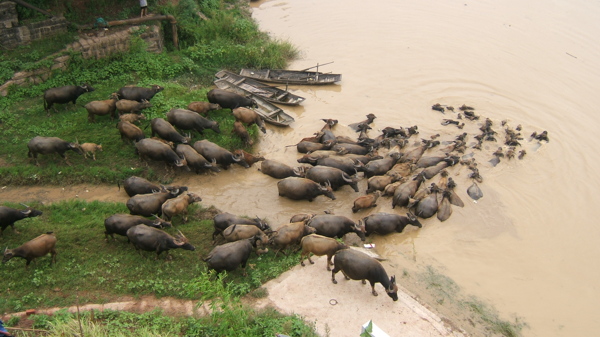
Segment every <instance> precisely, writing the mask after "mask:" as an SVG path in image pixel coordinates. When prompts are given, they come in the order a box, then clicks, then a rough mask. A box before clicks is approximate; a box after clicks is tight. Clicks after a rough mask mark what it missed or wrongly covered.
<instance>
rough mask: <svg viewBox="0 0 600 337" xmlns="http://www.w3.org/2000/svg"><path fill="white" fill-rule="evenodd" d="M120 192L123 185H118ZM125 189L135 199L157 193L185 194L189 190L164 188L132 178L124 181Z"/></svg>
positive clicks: (182, 187)
mask: <svg viewBox="0 0 600 337" xmlns="http://www.w3.org/2000/svg"><path fill="white" fill-rule="evenodd" d="M118 186H119V190H120V189H121V185H120V184H118ZM123 188H124V189H125V192H126V193H127V195H128V196H130V197H133V196H134V195H136V194H149V193H157V192H167V191H170V192H173V191H177V192H178V193H183V192H185V191H187V190H188V188H187V186H163V185H157V184H155V183H152V182H150V181H148V180H146V179H144V178H140V177H136V176H131V177H129V178H127V179H125V180H123Z"/></svg>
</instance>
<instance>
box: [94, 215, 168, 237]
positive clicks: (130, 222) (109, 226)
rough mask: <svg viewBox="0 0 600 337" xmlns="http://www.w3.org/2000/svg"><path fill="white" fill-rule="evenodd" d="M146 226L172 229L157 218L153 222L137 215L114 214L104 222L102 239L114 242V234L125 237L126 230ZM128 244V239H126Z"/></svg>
mask: <svg viewBox="0 0 600 337" xmlns="http://www.w3.org/2000/svg"><path fill="white" fill-rule="evenodd" d="M137 225H146V226H150V227H154V228H165V227H172V225H171V223H170V222H168V221H165V220H163V219H161V218H159V217H156V219H154V220H150V219H147V218H144V217H143V216H139V215H131V214H114V215H111V216H109V217H108V218H106V220H104V229H105V230H104V238H105V239H106V241H108V236H109V235H110V237H111V238H112V239H113V240H115V236H114V234H118V235H122V236H125V237H126V236H127V230H128V229H129V228H131V227H133V226H137ZM127 242H129V238H127Z"/></svg>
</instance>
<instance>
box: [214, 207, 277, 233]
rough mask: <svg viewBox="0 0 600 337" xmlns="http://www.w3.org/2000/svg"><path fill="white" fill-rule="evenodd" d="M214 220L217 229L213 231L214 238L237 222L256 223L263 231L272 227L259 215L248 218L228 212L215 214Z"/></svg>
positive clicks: (244, 223) (240, 223) (242, 223)
mask: <svg viewBox="0 0 600 337" xmlns="http://www.w3.org/2000/svg"><path fill="white" fill-rule="evenodd" d="M213 222H214V227H215V231H214V232H213V240H214V239H215V237H216V236H217V235H219V234H222V232H223V231H224V230H225V229H227V227H229V226H231V225H235V224H239V225H254V226H256V227H258V228H259V229H260V230H261V231H263V232H264V231H267V230H270V229H271V227H269V224H267V223H266V222H265V221H264V220H262V219H260V218H259V217H256V218H254V219H248V218H243V217H240V216H237V215H235V214H231V213H227V212H224V213H220V214H217V215H215V217H214V218H213Z"/></svg>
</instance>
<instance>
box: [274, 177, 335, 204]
mask: <svg viewBox="0 0 600 337" xmlns="http://www.w3.org/2000/svg"><path fill="white" fill-rule="evenodd" d="M277 189H278V190H279V195H280V196H282V197H288V198H290V199H293V200H303V199H306V200H308V201H313V199H314V198H316V197H317V196H319V195H324V196H326V197H328V198H330V199H332V200H335V195H333V190H332V188H331V185H330V184H325V186H321V185H320V184H319V183H316V182H314V181H312V180H310V179H306V178H297V177H289V178H285V179H283V180H280V181H279V182H278V183H277Z"/></svg>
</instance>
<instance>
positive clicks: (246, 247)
mask: <svg viewBox="0 0 600 337" xmlns="http://www.w3.org/2000/svg"><path fill="white" fill-rule="evenodd" d="M259 240H260V237H259V236H258V235H256V236H254V237H252V238H250V239H244V240H239V241H234V242H228V243H225V244H222V245H219V246H216V247H215V248H213V249H212V250H211V251H210V253H208V256H207V257H206V258H204V259H202V261H204V262H206V265H207V266H208V268H209V269H214V270H215V271H216V272H217V273H220V272H222V271H223V270H226V271H233V270H236V269H237V267H238V266H240V265H241V266H242V269H244V273H243V275H244V276H246V275H247V274H246V262H247V261H248V259H249V258H250V253H251V252H252V251H253V250H255V252H256V255H260V254H262V253H266V252H267V251H268V249H265V250H259V249H257V247H256V242H257V241H259Z"/></svg>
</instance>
